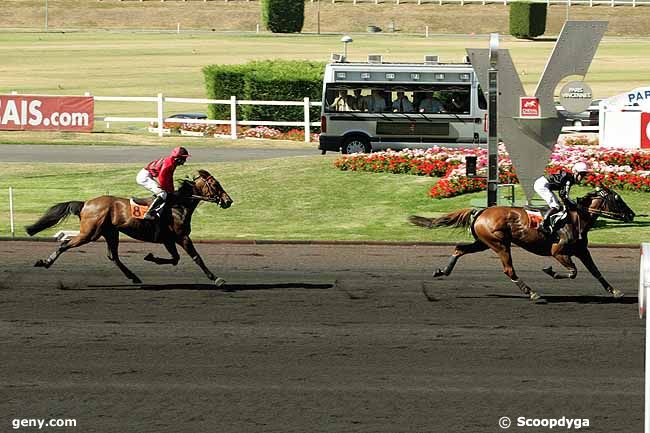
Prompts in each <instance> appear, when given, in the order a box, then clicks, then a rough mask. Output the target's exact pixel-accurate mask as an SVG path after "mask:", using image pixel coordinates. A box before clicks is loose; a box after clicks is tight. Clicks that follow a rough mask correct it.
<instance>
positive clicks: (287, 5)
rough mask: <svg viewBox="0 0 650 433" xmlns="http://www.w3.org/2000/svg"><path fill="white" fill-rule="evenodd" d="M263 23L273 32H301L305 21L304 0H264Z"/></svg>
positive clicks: (262, 3) (262, 2)
mask: <svg viewBox="0 0 650 433" xmlns="http://www.w3.org/2000/svg"><path fill="white" fill-rule="evenodd" d="M261 7H262V24H263V25H264V27H266V28H267V29H268V30H270V31H272V32H273V33H299V32H300V31H301V30H302V25H303V23H304V22H305V2H304V0H262V1H261Z"/></svg>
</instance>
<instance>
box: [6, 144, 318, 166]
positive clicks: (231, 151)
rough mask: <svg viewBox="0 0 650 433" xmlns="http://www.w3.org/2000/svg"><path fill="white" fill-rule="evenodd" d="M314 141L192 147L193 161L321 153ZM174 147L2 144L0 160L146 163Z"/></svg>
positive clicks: (258, 158) (252, 158) (254, 158)
mask: <svg viewBox="0 0 650 433" xmlns="http://www.w3.org/2000/svg"><path fill="white" fill-rule="evenodd" d="M316 147H317V145H316V144H314V145H313V148H306V149H300V148H298V149H296V148H292V149H291V148H288V149H281V148H280V149H278V148H263V147H195V148H190V153H191V154H192V158H191V159H190V162H197V163H198V162H229V161H252V160H260V159H269V158H285V157H292V156H306V155H319V154H320V151H319V150H318V149H317V148H316ZM170 150H171V147H170V146H82V145H40V144H39V145H30V144H24V145H23V144H21V145H18V144H0V162H49V163H142V162H148V161H151V160H154V159H157V158H160V157H161V156H164V155H167V154H169V151H170Z"/></svg>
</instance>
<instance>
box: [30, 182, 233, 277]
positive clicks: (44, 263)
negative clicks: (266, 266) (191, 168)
mask: <svg viewBox="0 0 650 433" xmlns="http://www.w3.org/2000/svg"><path fill="white" fill-rule="evenodd" d="M198 173H199V175H198V177H196V178H194V179H193V180H189V179H185V180H183V181H182V182H181V185H180V187H179V188H178V190H177V191H176V192H174V193H172V194H169V196H168V198H167V204H166V205H165V208H164V211H163V212H162V215H161V217H160V220H155V221H146V220H142V219H137V218H134V217H133V216H132V215H131V211H130V204H129V200H128V199H124V198H120V197H113V196H101V197H97V198H93V199H91V200H88V201H86V202H83V201H69V202H65V203H59V204H56V205H54V206H52V207H51V208H50V209H49V210H48V211H47V212H46V213H45V215H43V216H42V217H41V218H40V219H39V220H38V221H36V222H35V223H34V224H32V225H30V226H27V227H26V230H27V233H28V234H29V235H30V236H33V235H35V234H36V233H38V232H40V231H42V230H45V229H47V228H49V227H52V226H54V225H56V224H58V223H59V222H60V221H61V220H63V219H65V218H66V217H67V216H68V215H73V214H74V215H77V216H78V217H79V219H80V226H79V234H78V235H77V236H75V237H73V238H72V239H70V240H66V241H64V242H63V243H61V245H59V247H58V248H57V249H56V250H55V251H54V252H53V253H52V254H51V255H50V256H49V257H48V258H47V259H45V260H39V261H37V262H36V263H35V264H34V266H37V267H44V268H49V267H50V266H52V264H53V263H54V261H55V260H56V259H57V258H58V257H59V256H60V255H61V253H63V252H65V251H67V250H69V249H71V248H75V247H79V246H81V245H84V244H87V243H88V242H94V241H96V240H98V239H99V238H100V237H104V239H105V240H106V246H107V247H108V258H109V260H111V261H112V262H115V264H116V265H117V267H118V268H120V270H121V271H122V273H123V274H124V275H126V277H127V278H129V279H131V281H133V282H134V283H141V282H142V281H141V280H140V278H138V277H137V276H136V275H135V274H134V273H133V272H131V271H130V270H129V269H128V268H127V267H126V266H125V265H124V263H122V262H121V261H120V258H119V255H118V252H117V248H118V245H119V233H120V232H122V233H124V234H126V235H128V236H130V237H132V238H134V239H138V240H141V241H145V242H155V243H162V244H163V245H165V247H166V248H167V251H169V253H170V254H171V258H169V259H165V258H159V257H154V256H153V255H152V254H151V253H149V254H148V255H147V256H146V257H145V258H144V259H145V260H148V261H151V262H154V263H156V264H158V265H165V264H170V265H174V266H175V265H176V264H177V263H178V261H179V260H180V256H179V255H178V251H177V249H176V244H178V245H180V246H181V247H182V248H183V249H184V250H185V252H187V254H188V255H189V256H190V257H191V258H192V260H194V262H195V263H196V264H197V265H199V267H200V268H201V269H202V270H203V272H204V273H205V275H207V277H208V278H209V279H210V280H212V281H214V282H215V284H216V285H217V286H221V285H222V284H223V283H224V282H225V280H224V279H223V278H218V277H216V276H215V275H214V274H213V273H212V272H210V270H209V269H208V268H207V267H206V266H205V264H204V263H203V259H201V256H200V255H199V253H198V252H197V251H196V249H195V248H194V244H193V243H192V240H191V239H190V232H191V227H190V224H191V220H192V214H193V213H194V210H195V209H196V207H197V206H198V204H199V202H200V201H207V202H210V203H216V204H218V205H219V206H221V207H222V208H223V209H227V208H229V207H230V205H231V204H232V202H233V201H232V199H231V198H230V196H229V195H228V193H226V191H225V190H224V189H223V188H222V186H221V184H220V183H219V181H217V180H216V179H215V178H214V177H212V175H210V173H208V172H207V171H205V170H199V172H198ZM152 200H153V199H151V198H149V199H146V200H145V201H147V202H148V204H150V203H151V201H152Z"/></svg>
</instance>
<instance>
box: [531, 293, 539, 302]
mask: <svg viewBox="0 0 650 433" xmlns="http://www.w3.org/2000/svg"><path fill="white" fill-rule="evenodd" d="M540 298H541V296H539V293H537V292H530V300H531V301H533V302H536V301H539V300H540Z"/></svg>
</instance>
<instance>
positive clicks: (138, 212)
mask: <svg viewBox="0 0 650 433" xmlns="http://www.w3.org/2000/svg"><path fill="white" fill-rule="evenodd" d="M136 201H140V200H138V199H135V198H133V197H131V199H130V200H129V204H130V205H131V216H132V217H133V218H136V219H140V220H141V219H143V218H144V216H145V215H146V213H147V211H148V210H149V206H147V205H146V204H140V203H136Z"/></svg>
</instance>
